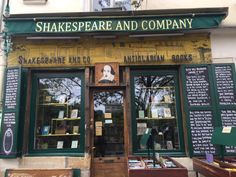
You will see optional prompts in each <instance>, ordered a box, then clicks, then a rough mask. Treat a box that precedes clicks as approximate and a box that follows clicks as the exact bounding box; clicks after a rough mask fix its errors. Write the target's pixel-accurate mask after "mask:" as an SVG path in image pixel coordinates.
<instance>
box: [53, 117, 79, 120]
mask: <svg viewBox="0 0 236 177" xmlns="http://www.w3.org/2000/svg"><path fill="white" fill-rule="evenodd" d="M52 120H55V121H73V120H80V117H78V118H67V117H64V118H62V119H60V118H52Z"/></svg>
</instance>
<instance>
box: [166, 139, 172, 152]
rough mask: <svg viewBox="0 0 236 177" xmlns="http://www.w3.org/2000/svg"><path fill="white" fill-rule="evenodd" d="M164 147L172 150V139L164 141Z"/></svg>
mask: <svg viewBox="0 0 236 177" xmlns="http://www.w3.org/2000/svg"><path fill="white" fill-rule="evenodd" d="M166 147H167V149H168V150H172V149H173V144H172V141H166Z"/></svg>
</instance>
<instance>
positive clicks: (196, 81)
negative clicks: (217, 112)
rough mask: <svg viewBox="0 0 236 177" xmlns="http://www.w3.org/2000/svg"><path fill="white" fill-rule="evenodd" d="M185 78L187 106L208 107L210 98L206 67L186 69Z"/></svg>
mask: <svg viewBox="0 0 236 177" xmlns="http://www.w3.org/2000/svg"><path fill="white" fill-rule="evenodd" d="M185 77H186V92H187V101H188V106H209V105H210V104H211V97H210V84H209V78H208V68H207V66H202V67H200V66H199V67H186V68H185Z"/></svg>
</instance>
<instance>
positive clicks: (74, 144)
mask: <svg viewBox="0 0 236 177" xmlns="http://www.w3.org/2000/svg"><path fill="white" fill-rule="evenodd" d="M71 148H78V140H73V141H72V142H71Z"/></svg>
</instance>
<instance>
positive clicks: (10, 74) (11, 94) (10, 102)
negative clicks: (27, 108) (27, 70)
mask: <svg viewBox="0 0 236 177" xmlns="http://www.w3.org/2000/svg"><path fill="white" fill-rule="evenodd" d="M18 79H19V69H17V68H15V69H8V70H7V72H6V90H5V100H4V105H5V109H16V103H17V91H18V90H17V89H18Z"/></svg>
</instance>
